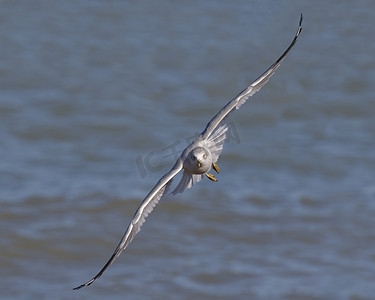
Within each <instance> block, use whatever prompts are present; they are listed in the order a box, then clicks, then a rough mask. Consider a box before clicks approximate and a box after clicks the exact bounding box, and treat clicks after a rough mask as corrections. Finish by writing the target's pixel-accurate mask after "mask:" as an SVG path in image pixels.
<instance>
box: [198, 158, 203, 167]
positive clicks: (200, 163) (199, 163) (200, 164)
mask: <svg viewBox="0 0 375 300" xmlns="http://www.w3.org/2000/svg"><path fill="white" fill-rule="evenodd" d="M201 166H202V162H201V161H200V160H198V168H200V167H201Z"/></svg>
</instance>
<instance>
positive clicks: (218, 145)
mask: <svg viewBox="0 0 375 300" xmlns="http://www.w3.org/2000/svg"><path fill="white" fill-rule="evenodd" d="M302 19H303V18H302V14H301V17H300V20H299V24H298V29H297V32H296V34H295V36H294V38H293V40H292V42H291V43H290V45H289V47H288V48H287V49H286V50H285V52H284V53H283V54H282V55H281V56H280V57H279V59H278V60H276V62H275V63H273V64H272V65H271V66H270V67H269V68H268V69H267V70H266V71H265V72H264V73H263V74H262V75H260V76H259V77H258V78H257V79H256V80H255V81H254V82H253V83H251V84H250V85H249V86H248V87H246V88H245V89H244V90H243V91H242V92H240V93H239V94H238V95H237V96H236V97H235V98H234V99H233V100H231V101H229V102H228V103H227V104H226V105H225V106H224V107H223V108H222V109H221V110H220V111H219V112H218V113H217V114H216V115H215V116H214V117H213V118H212V120H211V121H210V122H209V123H208V124H207V126H206V128H205V129H204V131H203V132H202V133H201V134H200V135H198V136H197V137H196V138H195V139H194V140H193V141H192V143H191V144H190V145H189V146H187V147H186V148H185V150H184V151H183V152H182V154H181V156H180V157H179V158H178V159H177V161H176V163H175V164H174V166H173V167H172V169H171V170H170V171H169V172H168V173H167V174H165V175H164V176H163V177H162V178H161V179H160V180H159V181H158V183H157V184H156V185H155V186H154V187H153V189H152V190H151V191H150V192H149V193H148V195H147V196H146V198H145V199H144V200H143V201H142V203H141V204H140V206H139V207H138V209H137V211H136V212H135V214H134V216H133V219H132V220H131V222H130V224H129V226H128V228H127V229H126V231H125V234H124V235H123V237H122V239H121V241H120V243H119V244H118V246H117V248H116V250H115V251H114V253H113V254H112V256H111V258H110V259H109V260H108V262H107V263H106V264H105V265H104V267H103V268H102V269H101V270H100V271H99V273H98V274H96V275H95V276H94V277H93V278H92V279H91V280H89V281H87V282H86V283H84V284H82V285H80V286H77V287H75V288H74V290H78V289H80V288H82V287H85V286H88V285H90V284H92V283H93V282H94V281H95V280H96V279H98V278H99V277H100V276H101V275H102V274H103V273H104V271H105V270H106V269H107V268H108V267H109V266H110V265H111V264H112V263H113V262H114V261H115V259H116V258H117V257H118V256H119V255H120V254H121V252H122V251H124V250H125V249H126V247H127V246H128V245H129V244H130V243H131V241H132V240H133V239H134V237H135V235H136V234H137V233H138V232H139V230H140V229H141V226H142V224H143V223H144V222H145V220H146V217H147V216H148V215H149V214H150V213H151V212H152V210H153V209H154V207H155V205H156V204H157V203H158V202H159V200H160V199H161V198H162V197H163V196H164V195H165V194H166V193H167V192H168V189H169V187H170V185H171V183H172V180H173V178H174V177H175V176H176V175H177V174H178V173H179V172H181V171H183V175H182V178H181V181H180V183H179V184H178V185H177V186H176V188H175V189H174V190H173V192H172V194H173V195H175V194H178V193H182V192H183V191H184V190H185V189H188V188H191V187H192V186H193V185H194V184H195V183H197V182H199V181H201V179H202V177H203V176H206V177H207V178H208V179H210V180H212V181H217V179H216V177H215V175H213V174H210V173H208V172H209V171H210V170H211V169H213V170H214V171H215V172H216V173H219V167H218V165H217V164H216V162H217V160H218V159H219V156H220V154H221V151H222V150H223V145H224V141H225V138H226V133H227V130H228V124H227V123H226V117H227V116H228V115H229V114H230V113H231V112H232V111H234V110H236V109H239V108H240V107H241V105H242V104H244V103H245V102H246V100H247V99H248V98H249V97H251V96H252V95H253V94H255V93H256V92H257V91H259V90H260V89H261V88H262V87H263V86H264V85H265V84H266V83H267V82H268V80H269V79H270V77H271V76H272V75H273V74H274V72H275V71H276V69H277V68H278V67H279V66H280V64H281V63H282V61H283V60H284V59H285V57H286V55H287V54H288V52H289V51H290V49H292V47H293V46H294V45H295V43H296V42H297V39H298V36H299V35H300V33H301V31H302Z"/></svg>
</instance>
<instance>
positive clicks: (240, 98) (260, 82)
mask: <svg viewBox="0 0 375 300" xmlns="http://www.w3.org/2000/svg"><path fill="white" fill-rule="evenodd" d="M302 19H303V18H302V14H301V17H300V20H299V24H298V29H297V33H296V34H295V36H294V39H293V41H292V42H291V44H290V45H289V47H288V48H287V49H286V50H285V52H284V53H283V54H282V55H281V56H280V57H279V59H278V60H277V61H276V62H274V63H273V64H272V65H271V66H270V67H269V68H268V69H267V70H266V71H265V72H264V73H263V74H262V75H260V76H259V77H258V78H257V79H256V80H255V81H254V82H253V83H251V84H250V85H249V86H248V87H247V88H246V89H244V90H243V91H242V92H241V93H239V94H238V95H237V96H236V97H235V98H234V99H233V100H231V101H229V102H228V104H227V105H225V106H224V107H223V108H222V109H221V110H220V111H219V112H218V113H217V114H216V115H215V116H214V117H213V118H212V120H211V121H210V122H209V123H208V124H207V127H206V129H205V130H204V131H203V132H202V133H201V135H200V137H201V139H202V140H207V139H208V137H209V136H210V135H211V134H212V132H213V131H214V130H215V128H216V127H217V126H218V125H219V124H220V123H221V122H222V121H223V120H224V118H225V117H226V116H228V114H229V113H230V112H231V111H233V109H238V108H240V106H241V105H242V104H244V103H245V102H246V100H247V99H248V98H249V97H251V96H252V95H254V94H255V93H256V92H257V91H259V90H260V89H261V88H262V87H263V86H264V85H265V84H266V83H267V82H268V80H269V79H270V78H271V76H272V75H273V74H274V73H275V71H276V69H277V68H278V67H279V66H280V64H281V63H282V61H283V60H284V59H285V57H286V55H287V54H288V52H289V51H290V49H292V47H293V46H294V45H295V43H296V42H297V38H298V36H299V35H300V33H301V31H302Z"/></svg>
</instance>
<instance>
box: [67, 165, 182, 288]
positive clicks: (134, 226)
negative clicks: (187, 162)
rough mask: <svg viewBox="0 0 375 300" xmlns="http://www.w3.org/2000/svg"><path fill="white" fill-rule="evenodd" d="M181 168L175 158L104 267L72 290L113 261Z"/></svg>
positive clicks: (87, 283) (89, 282)
mask: <svg viewBox="0 0 375 300" xmlns="http://www.w3.org/2000/svg"><path fill="white" fill-rule="evenodd" d="M181 170H182V162H181V160H180V159H178V160H177V162H176V164H175V165H174V167H173V168H172V169H171V171H169V172H168V173H167V174H166V175H164V176H163V177H162V178H161V179H160V180H159V181H158V183H157V184H156V185H155V187H154V188H153V189H152V190H151V192H150V193H149V194H148V195H147V196H146V198H145V199H144V200H143V201H142V203H141V204H140V206H139V207H138V209H137V211H136V212H135V214H134V217H133V219H132V220H131V222H130V224H129V226H128V228H127V230H126V232H125V234H124V235H123V237H122V239H121V241H120V243H119V244H118V246H117V248H116V250H115V251H114V253H113V254H112V256H111V258H110V259H109V260H108V262H107V263H106V264H105V265H104V267H103V268H102V269H101V270H100V271H99V273H98V274H96V275H95V276H94V277H93V278H92V279H91V280H89V281H88V282H86V283H84V284H82V285H80V286H77V287H76V288H74V290H78V289H80V288H82V287H84V286H88V285H90V284H91V283H93V282H94V281H95V280H96V279H98V278H99V277H100V276H101V275H102V274H103V273H104V271H105V270H106V269H107V268H108V267H109V266H110V265H111V264H112V263H113V262H114V261H115V259H116V258H117V257H118V256H119V255H120V254H121V252H122V251H124V250H125V249H126V247H127V246H128V245H129V244H130V243H131V241H132V240H133V238H134V237H135V235H136V234H137V233H138V232H139V231H140V230H141V226H142V225H143V223H144V222H145V220H146V217H147V216H148V215H149V214H150V213H151V212H152V210H153V209H154V207H155V206H156V204H157V203H158V202H159V200H160V199H161V198H162V197H163V196H164V195H165V194H166V193H167V191H168V188H169V187H170V185H171V183H172V180H173V177H174V176H176V175H177V173H179V172H180V171H181Z"/></svg>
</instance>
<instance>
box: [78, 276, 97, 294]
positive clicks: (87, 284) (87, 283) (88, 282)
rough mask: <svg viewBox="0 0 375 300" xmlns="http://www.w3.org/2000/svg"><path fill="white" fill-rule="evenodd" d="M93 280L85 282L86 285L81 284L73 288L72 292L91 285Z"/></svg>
mask: <svg viewBox="0 0 375 300" xmlns="http://www.w3.org/2000/svg"><path fill="white" fill-rule="evenodd" d="M95 279H96V278H93V279H91V280H90V281H87V282H86V283H84V284H81V285H80V286H77V287H75V288H74V289H73V290H74V291H76V290H79V289H81V288H83V287H85V286H89V285H90V284H91V283H93V282H94V281H95Z"/></svg>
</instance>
